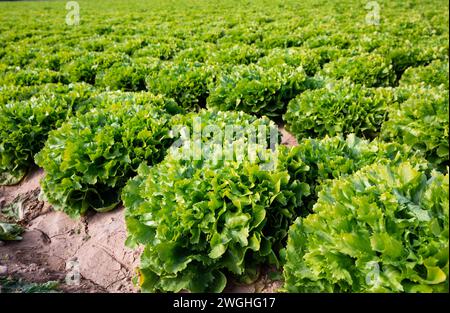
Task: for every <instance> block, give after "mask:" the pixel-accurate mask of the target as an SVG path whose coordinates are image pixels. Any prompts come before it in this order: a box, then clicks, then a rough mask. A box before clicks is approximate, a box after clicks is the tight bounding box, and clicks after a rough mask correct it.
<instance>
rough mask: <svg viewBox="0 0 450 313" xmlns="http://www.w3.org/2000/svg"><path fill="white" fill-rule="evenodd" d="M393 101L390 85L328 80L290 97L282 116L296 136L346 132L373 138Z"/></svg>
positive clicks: (330, 134)
mask: <svg viewBox="0 0 450 313" xmlns="http://www.w3.org/2000/svg"><path fill="white" fill-rule="evenodd" d="M394 101H395V97H394V93H393V90H392V89H390V88H378V89H374V88H366V87H364V86H361V85H355V84H352V83H348V82H335V83H329V84H328V85H327V86H326V87H325V88H321V89H316V90H307V91H305V92H304V93H302V94H301V95H299V96H297V97H296V98H295V99H293V100H291V101H290V102H289V104H288V107H287V112H286V114H285V115H284V117H283V118H284V120H285V121H286V122H287V128H288V129H289V130H290V131H291V132H292V133H293V134H294V135H295V136H296V137H297V138H298V139H302V138H303V137H324V136H325V135H329V136H334V135H347V134H350V133H355V134H356V135H357V136H360V137H369V138H373V137H375V136H376V135H377V134H378V132H379V131H380V128H381V125H382V124H383V122H384V120H385V119H386V115H387V107H388V106H389V105H391V104H392V103H393V102H394Z"/></svg>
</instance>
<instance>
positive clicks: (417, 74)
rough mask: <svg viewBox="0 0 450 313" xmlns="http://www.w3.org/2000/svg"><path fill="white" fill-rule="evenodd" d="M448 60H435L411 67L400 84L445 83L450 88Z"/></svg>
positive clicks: (431, 84)
mask: <svg viewBox="0 0 450 313" xmlns="http://www.w3.org/2000/svg"><path fill="white" fill-rule="evenodd" d="M448 71H449V68H448V60H447V61H441V60H435V61H433V62H431V63H430V64H428V65H426V66H419V67H410V68H408V69H407V70H406V71H405V72H404V73H403V75H402V78H401V79H400V82H399V83H400V85H411V84H422V85H428V86H435V87H437V86H440V85H443V86H444V87H445V88H446V89H448Z"/></svg>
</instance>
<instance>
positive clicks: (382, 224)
mask: <svg viewBox="0 0 450 313" xmlns="http://www.w3.org/2000/svg"><path fill="white" fill-rule="evenodd" d="M448 199H449V185H448V174H447V175H445V176H444V175H443V174H441V173H439V172H435V171H433V172H432V173H431V174H430V173H429V172H428V171H427V170H424V169H419V168H417V167H415V166H413V165H411V163H409V162H404V163H400V164H399V165H398V166H390V165H388V164H374V165H371V166H368V167H366V168H363V169H362V170H361V171H359V172H357V173H355V174H354V175H352V176H349V177H345V178H341V179H337V180H334V181H333V182H332V183H331V184H330V185H327V186H326V187H324V188H323V190H322V191H321V192H320V193H319V199H318V201H317V203H316V205H315V206H314V208H313V210H314V213H313V214H311V215H309V216H307V217H305V218H298V219H297V220H296V221H295V223H294V224H293V225H292V226H291V228H290V230H289V239H288V244H287V249H286V260H287V261H286V264H285V266H284V277H285V286H284V288H285V290H286V291H288V292H448V279H449V278H448V277H449V276H448V274H449V269H448V268H449V252H448V249H449V245H448V244H449V241H448V238H449V237H448V236H449V222H448V217H449V202H448Z"/></svg>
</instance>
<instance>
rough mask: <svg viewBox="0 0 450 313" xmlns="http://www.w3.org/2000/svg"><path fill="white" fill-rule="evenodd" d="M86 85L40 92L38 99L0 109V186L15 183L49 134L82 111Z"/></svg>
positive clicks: (87, 86) (84, 106)
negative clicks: (68, 118) (74, 114)
mask: <svg viewBox="0 0 450 313" xmlns="http://www.w3.org/2000/svg"><path fill="white" fill-rule="evenodd" d="M92 92H93V90H92V89H91V88H90V86H89V85H84V84H74V85H70V86H68V87H66V86H65V87H58V86H56V87H55V90H54V89H53V88H51V90H49V89H42V91H41V92H40V93H41V94H40V95H37V96H32V97H31V98H30V99H27V100H23V101H11V102H8V103H6V104H4V105H0V185H13V184H16V183H18V182H19V181H20V180H21V179H22V178H23V176H24V175H25V174H26V172H27V170H28V168H29V167H30V166H32V165H33V163H34V162H33V158H34V155H35V154H36V153H37V152H39V150H41V148H42V147H43V146H44V143H45V141H46V139H47V136H48V133H49V131H51V130H52V129H55V128H57V127H58V126H59V125H61V123H62V122H63V121H65V120H66V118H67V117H69V116H71V115H72V114H73V113H74V112H76V111H77V110H84V109H86V108H87V107H88V106H89V104H88V103H87V102H88V99H89V97H90V95H91V94H92Z"/></svg>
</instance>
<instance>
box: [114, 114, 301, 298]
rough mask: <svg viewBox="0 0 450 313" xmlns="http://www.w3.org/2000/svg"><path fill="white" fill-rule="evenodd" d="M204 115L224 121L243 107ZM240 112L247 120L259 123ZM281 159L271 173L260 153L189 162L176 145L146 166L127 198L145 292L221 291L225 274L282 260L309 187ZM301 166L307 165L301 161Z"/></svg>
mask: <svg viewBox="0 0 450 313" xmlns="http://www.w3.org/2000/svg"><path fill="white" fill-rule="evenodd" d="M205 114H208V115H210V116H209V117H210V119H209V121H210V122H211V123H213V124H216V125H217V124H218V125H220V124H221V123H223V122H225V121H226V120H230V119H232V118H233V117H236V115H237V114H238V113H233V112H230V113H229V114H228V113H223V114H222V113H220V114H218V115H215V114H210V113H207V112H206V113H205V112H204V113H203V116H204V115H205ZM239 117H240V119H239V120H238V121H239V122H240V123H241V124H242V125H244V124H247V123H250V124H252V123H255V124H258V123H260V122H261V121H260V120H258V119H254V118H253V117H251V116H249V115H242V114H240V116H239ZM263 123H264V122H263ZM204 127H206V125H202V129H204ZM246 138H247V137H246ZM247 139H248V138H247ZM245 142H246V139H241V141H240V143H238V144H245ZM179 149H180V150H182V149H183V148H179ZM282 149H283V148H282ZM282 151H283V150H282ZM175 152H180V151H175ZM283 160H284V159H283V158H282V157H280V158H279V159H277V163H276V164H275V165H276V167H275V169H274V170H273V171H267V170H266V169H264V168H262V167H261V160H260V159H257V160H256V162H255V163H253V162H251V161H250V159H249V158H245V159H243V160H241V161H239V160H236V159H233V160H223V159H222V160H218V161H217V162H214V161H213V160H208V159H205V158H202V159H200V160H193V159H187V160H186V159H183V158H179V157H176V154H175V153H174V151H172V153H170V154H168V155H167V156H166V157H165V159H164V161H162V162H161V163H159V164H158V165H156V166H154V167H148V166H147V165H145V164H143V165H141V166H140V168H139V170H138V176H137V177H135V178H134V179H132V180H130V181H129V182H128V184H127V185H126V187H125V188H124V191H123V194H122V198H123V201H124V204H125V207H126V208H127V211H126V222H127V228H128V232H129V238H128V244H130V245H136V244H143V245H145V249H144V252H143V254H142V256H141V265H140V286H141V288H142V290H143V291H174V292H177V291H180V290H183V289H187V290H190V291H193V292H200V291H215V292H217V291H221V290H223V288H224V287H225V283H226V276H225V274H228V273H231V274H232V275H234V276H236V277H238V278H239V279H241V280H248V279H252V278H255V274H256V273H257V269H258V267H257V265H258V264H261V263H274V264H277V265H278V264H279V255H278V252H279V249H280V248H281V247H282V245H281V244H282V241H283V239H284V238H285V236H286V230H287V227H288V225H290V223H291V222H292V220H293V218H295V216H296V214H295V209H296V208H297V207H298V206H299V204H300V203H301V197H302V196H303V195H304V194H308V192H309V190H308V186H307V185H305V184H303V183H301V182H298V181H296V180H291V179H290V176H289V173H288V171H287V168H286V163H285V162H283ZM296 168H297V171H301V170H302V169H301V166H300V164H299V163H297V165H296ZM304 170H306V168H304Z"/></svg>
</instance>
